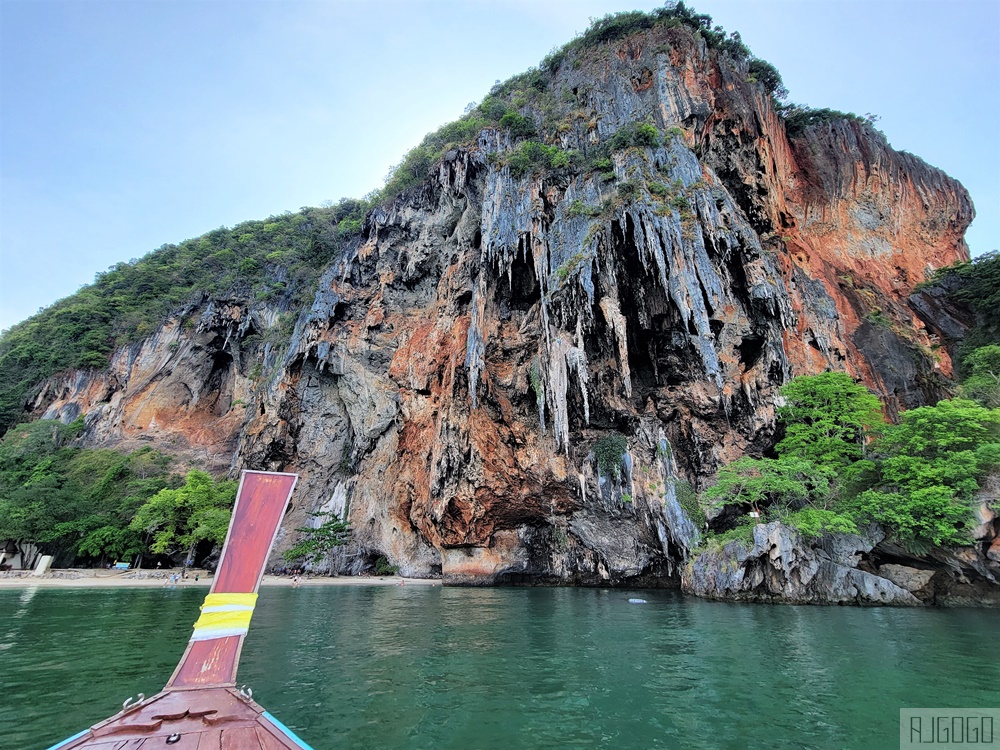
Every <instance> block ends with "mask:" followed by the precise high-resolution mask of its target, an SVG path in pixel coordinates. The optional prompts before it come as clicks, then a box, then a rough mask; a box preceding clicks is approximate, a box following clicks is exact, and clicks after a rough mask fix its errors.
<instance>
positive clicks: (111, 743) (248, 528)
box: [49, 471, 311, 750]
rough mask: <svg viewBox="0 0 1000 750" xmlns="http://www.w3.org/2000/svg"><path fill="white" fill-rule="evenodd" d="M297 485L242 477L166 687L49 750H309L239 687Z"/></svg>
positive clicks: (288, 479) (276, 477)
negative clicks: (207, 585)
mask: <svg viewBox="0 0 1000 750" xmlns="http://www.w3.org/2000/svg"><path fill="white" fill-rule="evenodd" d="M297 479H298V476H297V475H296V474H280V473H277V472H265V471H244V472H243V474H242V476H241V477H240V486H239V490H238V491H237V493H236V505H235V506H234V507H233V517H232V521H231V522H230V524H229V531H228V532H227V534H226V541H225V544H224V545H223V547H222V556H221V557H220V559H219V566H218V568H217V569H216V573H215V578H214V580H213V582H212V588H211V589H210V591H209V593H208V596H206V597H205V603H204V604H203V605H202V608H201V616H200V617H199V618H198V621H197V622H196V623H195V625H194V632H193V633H192V635H191V639H190V640H189V641H188V645H187V648H186V649H185V651H184V655H183V656H182V657H181V660H180V662H179V663H178V664H177V668H176V669H175V670H174V673H173V675H171V677H170V679H169V680H168V681H167V684H166V686H165V687H164V688H163V690H162V691H161V692H159V693H157V694H156V695H154V696H153V697H151V698H143V699H141V700H140V701H138V702H137V703H134V704H133V703H129V702H128V701H126V702H125V705H124V706H123V708H122V710H121V711H120V712H119V713H117V714H115V715H114V716H112V717H111V718H109V719H106V720H105V721H102V722H100V723H98V724H95V725H94V726H92V727H90V729H87V730H84V731H83V732H80V733H79V734H77V735H74V736H73V737H70V738H68V739H66V740H63V741H62V742H60V743H58V744H56V745H53V746H52V747H51V748H49V750H78V749H79V750H82V749H83V748H86V749H87V750H137V749H139V748H141V749H142V750H153V748H161V747H162V748H172V749H173V750H287V749H289V748H294V749H295V750H302V748H305V750H311V749H310V748H309V746H308V745H306V744H305V743H304V742H303V741H302V740H300V739H299V738H298V737H296V736H295V734H294V733H293V732H292V731H291V730H290V729H288V728H287V727H285V726H284V725H283V724H282V723H281V722H280V721H278V720H277V719H275V718H274V717H273V716H271V714H269V713H268V712H267V711H265V710H264V708H263V707H262V706H260V705H258V704H257V703H256V702H255V701H254V700H253V698H252V694H251V693H250V691H248V690H245V689H241V690H237V688H236V672H237V669H238V668H239V661H240V653H241V651H242V649H243V640H244V638H245V637H246V633H247V628H248V627H249V625H250V619H251V616H252V614H253V609H254V606H255V604H256V600H257V589H258V588H259V587H260V581H261V579H262V578H263V576H264V566H265V565H266V564H267V558H268V555H269V554H270V552H271V547H272V546H273V545H274V539H275V537H276V536H277V534H278V526H279V525H280V523H281V518H282V516H283V515H284V513H285V508H286V507H287V505H288V501H289V499H290V498H291V496H292V491H293V490H294V488H295V482H296V480H297Z"/></svg>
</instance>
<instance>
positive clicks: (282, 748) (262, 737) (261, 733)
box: [257, 726, 289, 750]
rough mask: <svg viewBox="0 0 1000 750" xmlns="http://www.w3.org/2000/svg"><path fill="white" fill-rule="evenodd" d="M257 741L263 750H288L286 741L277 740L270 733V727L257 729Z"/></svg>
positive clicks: (282, 739)
mask: <svg viewBox="0 0 1000 750" xmlns="http://www.w3.org/2000/svg"><path fill="white" fill-rule="evenodd" d="M257 740H258V741H259V742H260V746H261V747H262V748H263V749H264V750H288V747H289V745H288V741H287V740H285V739H284V738H281V739H279V738H278V737H277V736H275V735H274V733H272V732H271V729H270V727H260V726H259V727H257Z"/></svg>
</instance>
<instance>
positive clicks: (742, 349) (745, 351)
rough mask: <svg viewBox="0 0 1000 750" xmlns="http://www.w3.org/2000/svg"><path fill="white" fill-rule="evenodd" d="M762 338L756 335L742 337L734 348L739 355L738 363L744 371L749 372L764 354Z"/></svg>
mask: <svg viewBox="0 0 1000 750" xmlns="http://www.w3.org/2000/svg"><path fill="white" fill-rule="evenodd" d="M764 344H765V341H764V337H763V336H758V335H753V334H752V335H750V336H744V337H743V339H742V340H741V341H740V343H739V346H737V347H736V348H737V349H738V350H739V353H740V362H742V363H743V369H744V371H749V370H751V369H752V368H753V367H754V365H756V364H757V363H758V362H759V361H760V358H761V356H762V355H763V354H764Z"/></svg>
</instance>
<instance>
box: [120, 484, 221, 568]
mask: <svg viewBox="0 0 1000 750" xmlns="http://www.w3.org/2000/svg"><path fill="white" fill-rule="evenodd" d="M235 499H236V482H233V481H229V480H213V479H212V477H211V476H210V475H209V474H207V473H206V472H204V471H197V470H192V471H189V472H188V474H187V477H186V478H185V480H184V485H183V486H182V487H178V488H177V489H164V490H160V491H159V492H157V493H156V494H155V495H154V496H153V497H151V498H150V499H149V500H148V501H147V502H146V503H145V504H144V505H143V506H142V507H141V508H139V510H138V512H137V513H136V515H135V518H133V519H132V522H131V524H130V525H129V528H131V529H133V530H134V531H139V532H142V533H145V534H147V535H151V536H152V545H151V547H150V549H151V551H152V552H154V553H156V554H174V553H177V552H183V553H184V554H185V559H186V560H190V559H192V558H193V557H194V553H195V548H196V547H197V545H198V543H199V542H202V541H211V542H214V543H215V544H222V543H223V542H224V541H225V538H226V530H227V529H228V528H229V520H230V517H231V514H232V507H233V503H234V501H235Z"/></svg>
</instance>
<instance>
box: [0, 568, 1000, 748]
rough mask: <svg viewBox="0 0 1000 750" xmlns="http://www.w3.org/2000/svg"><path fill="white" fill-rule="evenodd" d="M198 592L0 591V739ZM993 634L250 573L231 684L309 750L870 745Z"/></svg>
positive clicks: (952, 694) (87, 695)
mask: <svg viewBox="0 0 1000 750" xmlns="http://www.w3.org/2000/svg"><path fill="white" fill-rule="evenodd" d="M204 594H205V590H204V589H201V590H194V589H179V590H166V589H131V590H109V589H103V590H102V589H78V590H73V589H69V590H45V589H40V590H35V591H30V590H9V589H8V590H0V613H2V614H0V690H2V694H0V739H2V740H3V741H2V742H0V747H2V748H44V747H47V745H48V744H51V743H53V742H55V741H56V740H58V739H61V738H63V737H65V736H68V735H70V734H73V733H75V732H77V731H79V730H80V729H83V728H85V727H86V726H88V725H90V724H92V723H94V722H96V721H98V720H100V719H103V718H104V717H106V716H108V715H110V714H111V713H114V712H115V711H116V710H117V709H118V708H120V706H121V703H122V701H123V700H124V699H125V698H127V697H129V696H130V695H133V694H135V693H138V692H139V691H142V692H145V693H146V694H147V695H150V694H152V693H155V692H156V691H157V690H158V689H159V688H160V687H162V685H163V683H164V682H165V681H166V679H167V677H169V675H170V673H171V671H172V669H173V667H174V665H175V663H176V661H177V658H178V657H179V656H180V654H181V652H182V650H183V646H184V643H185V641H186V639H187V637H188V635H189V633H190V627H191V624H192V622H193V621H194V619H195V618H196V615H197V608H198V605H199V604H200V603H201V599H202V597H203V596H204ZM636 596H640V597H642V598H644V599H646V600H647V603H646V604H629V603H628V599H629V597H636ZM998 634H1000V612H990V611H985V610H897V609H855V608H848V607H781V606H766V605H736V604H720V603H713V602H705V601H701V600H698V599H692V598H688V597H684V596H681V595H680V594H677V593H674V592H658V591H645V592H634V591H633V592H629V591H621V590H592V589H447V588H437V587H435V588H428V587H417V586H414V587H412V588H399V587H386V588H379V587H352V588H334V587H324V588H319V587H316V588H301V589H286V588H265V589H264V590H263V591H262V593H261V596H260V601H259V602H258V605H257V613H256V614H255V616H254V622H253V626H252V627H251V631H250V636H249V637H248V639H247V642H246V646H245V648H244V650H243V663H242V667H241V670H240V682H241V683H243V682H245V683H247V684H248V685H249V686H251V687H252V688H253V691H254V698H255V699H256V700H258V701H259V702H260V703H261V704H263V705H264V706H265V707H266V708H267V709H268V710H270V711H271V713H273V714H274V715H275V716H277V717H278V718H279V719H281V720H282V721H283V722H284V723H285V724H287V725H288V726H289V727H291V728H292V729H293V730H295V731H296V732H297V733H298V734H299V735H300V736H301V737H302V738H303V739H304V740H306V741H307V742H310V743H311V744H312V745H313V746H314V747H315V748H316V750H322V749H323V748H366V749H367V748H462V749H466V748H502V749H503V750H518V749H519V748H592V747H607V748H654V747H663V748H873V749H876V748H877V749H878V750H883V749H884V748H891V747H896V746H898V739H897V738H898V716H899V709H900V707H917V706H927V707H938V706H954V707H983V706H998V705H1000V680H998V679H997V674H996V668H997V656H998V654H997V645H998Z"/></svg>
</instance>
